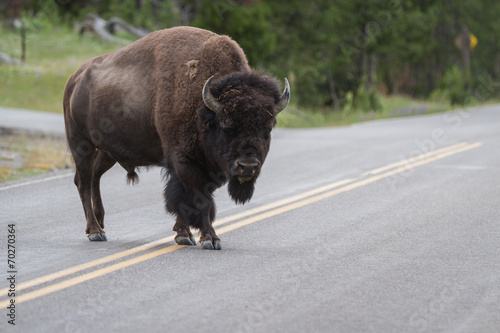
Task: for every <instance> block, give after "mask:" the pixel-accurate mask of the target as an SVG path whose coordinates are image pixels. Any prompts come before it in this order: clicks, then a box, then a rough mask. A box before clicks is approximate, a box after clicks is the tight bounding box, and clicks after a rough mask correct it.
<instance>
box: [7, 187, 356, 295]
mask: <svg viewBox="0 0 500 333" xmlns="http://www.w3.org/2000/svg"><path fill="white" fill-rule="evenodd" d="M354 180H355V179H346V180H342V181H339V182H336V183H333V184H330V185H328V186H324V187H321V188H319V189H315V190H312V191H309V192H305V193H303V194H299V195H296V196H293V197H290V198H287V199H284V200H280V201H277V202H274V203H271V204H268V205H264V206H261V207H257V208H254V209H250V210H247V211H245V212H242V213H238V214H235V215H231V216H228V217H226V218H223V219H220V220H218V221H216V222H214V224H213V226H214V227H217V226H220V225H222V224H225V223H228V222H232V221H236V220H239V219H241V218H244V217H247V216H250V215H254V214H258V213H260V212H263V211H266V210H269V209H273V208H276V207H279V206H281V205H285V204H288V203H290V202H293V201H297V200H300V199H302V198H304V197H307V196H310V195H313V194H316V193H319V192H322V191H325V190H328V189H331V188H335V187H338V186H342V185H344V184H346V183H349V182H352V181H354ZM174 238H175V235H171V236H168V237H164V238H162V239H158V240H156V241H153V242H149V243H146V244H143V245H139V246H137V247H134V248H132V249H129V250H125V251H122V252H118V253H115V254H112V255H109V256H106V257H102V258H100V259H96V260H93V261H89V262H86V263H83V264H80V265H76V266H73V267H69V268H66V269H63V270H60V271H57V272H55V273H51V274H47V275H44V276H41V277H38V278H35V279H32V280H30V281H26V282H23V283H20V284H19V285H18V286H17V288H16V289H17V291H21V290H24V289H28V288H31V287H34V286H37V285H40V284H43V283H47V282H49V281H53V280H57V279H60V278H62V277H65V276H68V275H71V274H74V273H77V272H80V271H83V270H86V269H89V268H92V267H96V266H99V265H102V264H106V263H108V262H111V261H115V260H118V259H121V258H124V257H128V256H130V255H133V254H136V253H139V252H144V251H147V250H150V249H152V248H154V247H157V246H161V245H164V244H166V243H168V242H172V241H173V240H174ZM8 290H9V288H4V289H0V297H3V296H4V295H6V294H7V291H8Z"/></svg>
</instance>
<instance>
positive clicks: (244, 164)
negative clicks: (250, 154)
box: [233, 160, 260, 183]
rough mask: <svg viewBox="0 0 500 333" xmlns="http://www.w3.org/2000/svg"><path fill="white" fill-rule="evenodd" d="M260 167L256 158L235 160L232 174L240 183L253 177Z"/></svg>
mask: <svg viewBox="0 0 500 333" xmlns="http://www.w3.org/2000/svg"><path fill="white" fill-rule="evenodd" d="M259 169H260V162H259V161H258V160H237V161H236V162H234V166H233V175H234V176H236V177H238V180H239V181H240V183H244V182H247V181H249V180H251V179H252V178H254V177H255V176H256V175H257V174H258V173H259Z"/></svg>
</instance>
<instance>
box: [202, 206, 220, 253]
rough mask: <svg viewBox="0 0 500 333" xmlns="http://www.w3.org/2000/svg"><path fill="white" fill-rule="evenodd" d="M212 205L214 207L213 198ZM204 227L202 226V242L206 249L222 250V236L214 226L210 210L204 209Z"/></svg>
mask: <svg viewBox="0 0 500 333" xmlns="http://www.w3.org/2000/svg"><path fill="white" fill-rule="evenodd" d="M210 207H214V205H213V200H211V205H210ZM201 219H202V227H201V228H200V231H201V237H200V243H201V246H202V247H203V248H204V249H207V250H214V249H215V250H220V249H221V245H220V238H219V237H218V236H217V235H216V234H215V230H214V228H213V227H212V220H213V218H211V212H210V210H207V211H204V212H203V213H202V215H201Z"/></svg>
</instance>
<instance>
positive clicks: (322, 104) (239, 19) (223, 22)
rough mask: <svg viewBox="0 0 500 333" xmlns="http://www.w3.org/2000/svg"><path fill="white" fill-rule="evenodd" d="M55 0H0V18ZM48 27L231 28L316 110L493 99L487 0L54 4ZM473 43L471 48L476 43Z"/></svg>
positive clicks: (494, 48)
mask: <svg viewBox="0 0 500 333" xmlns="http://www.w3.org/2000/svg"><path fill="white" fill-rule="evenodd" d="M48 1H52V0H0V10H1V11H0V13H3V17H2V19H3V21H4V22H9V20H13V19H15V18H16V17H20V16H23V17H35V16H37V15H40V13H41V12H42V11H43V10H44V8H45V4H46V2H48ZM55 2H56V3H57V6H56V7H51V8H56V13H53V15H51V16H50V17H51V19H52V20H54V24H60V25H66V26H72V25H73V24H74V22H76V21H78V22H81V21H83V20H84V19H85V17H87V15H88V14H90V13H94V14H97V15H99V16H100V17H102V18H103V19H105V20H107V19H109V18H111V17H120V18H121V19H123V20H125V21H126V22H128V23H130V24H131V25H133V26H135V27H141V28H143V29H146V30H148V31H154V30H158V29H163V28H168V27H172V26H177V25H191V26H196V27H201V28H205V29H209V30H212V31H215V32H217V33H221V34H227V35H229V36H231V37H232V38H233V39H234V40H236V41H237V42H238V43H239V44H240V45H241V46H242V48H243V49H244V50H245V52H246V54H247V57H248V60H249V62H250V65H251V66H252V67H254V68H261V69H264V70H265V71H268V72H271V73H273V74H274V75H275V76H276V77H279V78H283V77H285V76H286V77H288V78H289V80H290V82H291V84H292V89H293V93H294V96H293V97H294V103H295V104H297V105H300V106H304V107H307V108H309V109H313V110H319V111H321V112H335V110H341V109H342V108H344V107H345V106H346V105H347V104H350V107H352V106H353V105H355V106H357V107H358V108H361V109H367V110H376V109H377V108H378V107H379V102H378V97H377V96H380V95H387V94H404V95H407V96H411V97H417V98H424V99H427V98H436V96H444V98H447V99H449V101H450V102H451V103H453V104H466V103H467V102H468V101H470V100H471V99H475V100H480V101H483V100H485V99H487V98H490V97H492V96H494V93H495V91H496V87H497V85H496V84H495V83H494V82H496V81H498V79H499V76H500V40H499V39H500V19H499V14H500V2H496V1H490V0H488V1H487V0H432V1H431V0H372V1H364V0H335V1H331V0H314V1H299V0H287V1H284V0H272V1H271V0H270V1H265V0H228V1H221V0H210V1H209V0H73V1H70V0H57V1H55ZM476 41H477V45H474V44H475V42H476Z"/></svg>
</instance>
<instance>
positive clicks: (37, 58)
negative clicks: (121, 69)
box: [0, 27, 119, 113]
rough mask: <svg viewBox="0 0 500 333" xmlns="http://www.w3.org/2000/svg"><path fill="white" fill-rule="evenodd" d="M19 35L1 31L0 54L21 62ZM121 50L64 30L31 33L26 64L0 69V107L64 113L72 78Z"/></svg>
mask: <svg viewBox="0 0 500 333" xmlns="http://www.w3.org/2000/svg"><path fill="white" fill-rule="evenodd" d="M20 45H21V37H20V35H19V32H16V31H10V30H8V31H6V30H2V29H1V28H0V52H4V53H7V54H9V55H10V56H13V57H15V58H18V59H20V57H21V46H20ZM118 48H119V47H118V46H117V45H115V44H111V43H108V44H106V43H103V42H101V41H100V40H99V39H98V38H97V37H95V36H92V35H89V34H85V35H83V37H81V38H80V37H79V36H78V33H77V32H76V31H73V30H71V29H68V28H64V27H45V28H43V29H41V30H39V31H36V32H35V31H32V32H29V31H28V33H27V42H26V50H27V51H26V62H25V63H24V64H22V65H19V66H0V78H1V80H0V92H1V93H0V105H2V106H10V107H16V108H24V109H30V110H42V111H50V112H58V113H61V112H62V95H63V89H64V85H65V84H66V81H67V80H68V78H69V76H70V75H71V74H73V72H74V71H75V70H76V69H77V68H78V67H80V65H81V64H83V63H84V62H85V61H87V60H89V59H91V58H93V57H95V56H98V55H101V54H104V53H108V52H112V51H114V50H116V49H118Z"/></svg>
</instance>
